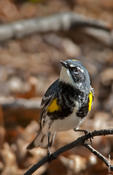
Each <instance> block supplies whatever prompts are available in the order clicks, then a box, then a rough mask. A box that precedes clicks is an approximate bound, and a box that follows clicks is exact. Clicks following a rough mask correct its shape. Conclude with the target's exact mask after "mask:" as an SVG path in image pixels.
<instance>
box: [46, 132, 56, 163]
mask: <svg viewBox="0 0 113 175" xmlns="http://www.w3.org/2000/svg"><path fill="white" fill-rule="evenodd" d="M51 136H52V137H51ZM52 143H53V135H51V133H50V132H48V148H47V151H48V158H49V161H52V160H54V159H56V157H55V156H53V154H52V153H51V151H50V148H51V145H52Z"/></svg>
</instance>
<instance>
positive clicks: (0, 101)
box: [0, 97, 41, 110]
mask: <svg viewBox="0 0 113 175" xmlns="http://www.w3.org/2000/svg"><path fill="white" fill-rule="evenodd" d="M40 101H41V100H40V99H39V98H34V99H28V100H27V99H22V98H12V97H11V98H0V105H1V106H2V107H3V108H5V109H20V108H22V109H37V110H38V109H40Z"/></svg>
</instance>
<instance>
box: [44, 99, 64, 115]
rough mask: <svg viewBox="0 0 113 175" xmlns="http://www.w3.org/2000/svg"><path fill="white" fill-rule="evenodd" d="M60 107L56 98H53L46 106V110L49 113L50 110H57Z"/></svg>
mask: <svg viewBox="0 0 113 175" xmlns="http://www.w3.org/2000/svg"><path fill="white" fill-rule="evenodd" d="M60 109H61V107H60V106H59V105H58V104H57V99H56V98H55V99H54V100H53V101H52V102H51V103H50V105H49V106H48V109H47V112H50V113H51V112H55V111H58V110H60Z"/></svg>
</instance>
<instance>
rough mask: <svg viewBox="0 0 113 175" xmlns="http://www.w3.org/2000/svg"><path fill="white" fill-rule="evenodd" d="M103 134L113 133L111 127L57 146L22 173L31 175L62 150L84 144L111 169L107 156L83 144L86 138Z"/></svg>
mask: <svg viewBox="0 0 113 175" xmlns="http://www.w3.org/2000/svg"><path fill="white" fill-rule="evenodd" d="M105 135H113V129H104V130H95V131H92V132H89V133H87V134H85V135H83V136H81V137H79V138H78V139H76V140H75V141H74V142H71V143H69V144H67V145H65V146H63V147H61V148H59V149H58V150H57V151H55V152H54V153H52V154H50V156H45V157H44V158H43V159H41V160H40V161H39V162H37V163H36V164H35V165H33V166H32V167H31V168H30V169H29V170H28V171H27V172H25V174H24V175H32V174H33V173H34V172H35V171H36V170H37V169H38V168H40V167H41V166H42V165H44V164H45V163H47V162H50V161H52V160H54V159H56V158H57V157H58V156H59V155H60V154H62V153H63V152H65V151H67V150H70V149H72V148H74V147H76V146H84V147H86V148H87V149H89V150H90V151H91V152H92V153H93V154H95V155H96V156H97V157H98V158H99V159H101V160H102V161H103V162H104V163H105V164H106V165H107V166H108V167H109V169H110V170H111V171H113V166H112V165H110V163H109V160H107V158H105V157H104V156H103V155H102V154H101V153H99V152H98V151H97V150H95V149H94V148H93V147H91V146H90V145H87V144H85V141H87V140H88V139H92V138H94V137H96V136H105Z"/></svg>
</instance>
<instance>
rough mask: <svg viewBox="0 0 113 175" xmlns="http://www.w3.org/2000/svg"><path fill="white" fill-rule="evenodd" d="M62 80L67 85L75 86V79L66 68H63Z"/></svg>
mask: <svg viewBox="0 0 113 175" xmlns="http://www.w3.org/2000/svg"><path fill="white" fill-rule="evenodd" d="M60 80H61V81H63V82H65V83H68V84H71V85H74V81H73V79H72V77H71V74H70V72H69V70H68V69H66V68H65V67H62V68H61V72H60Z"/></svg>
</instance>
